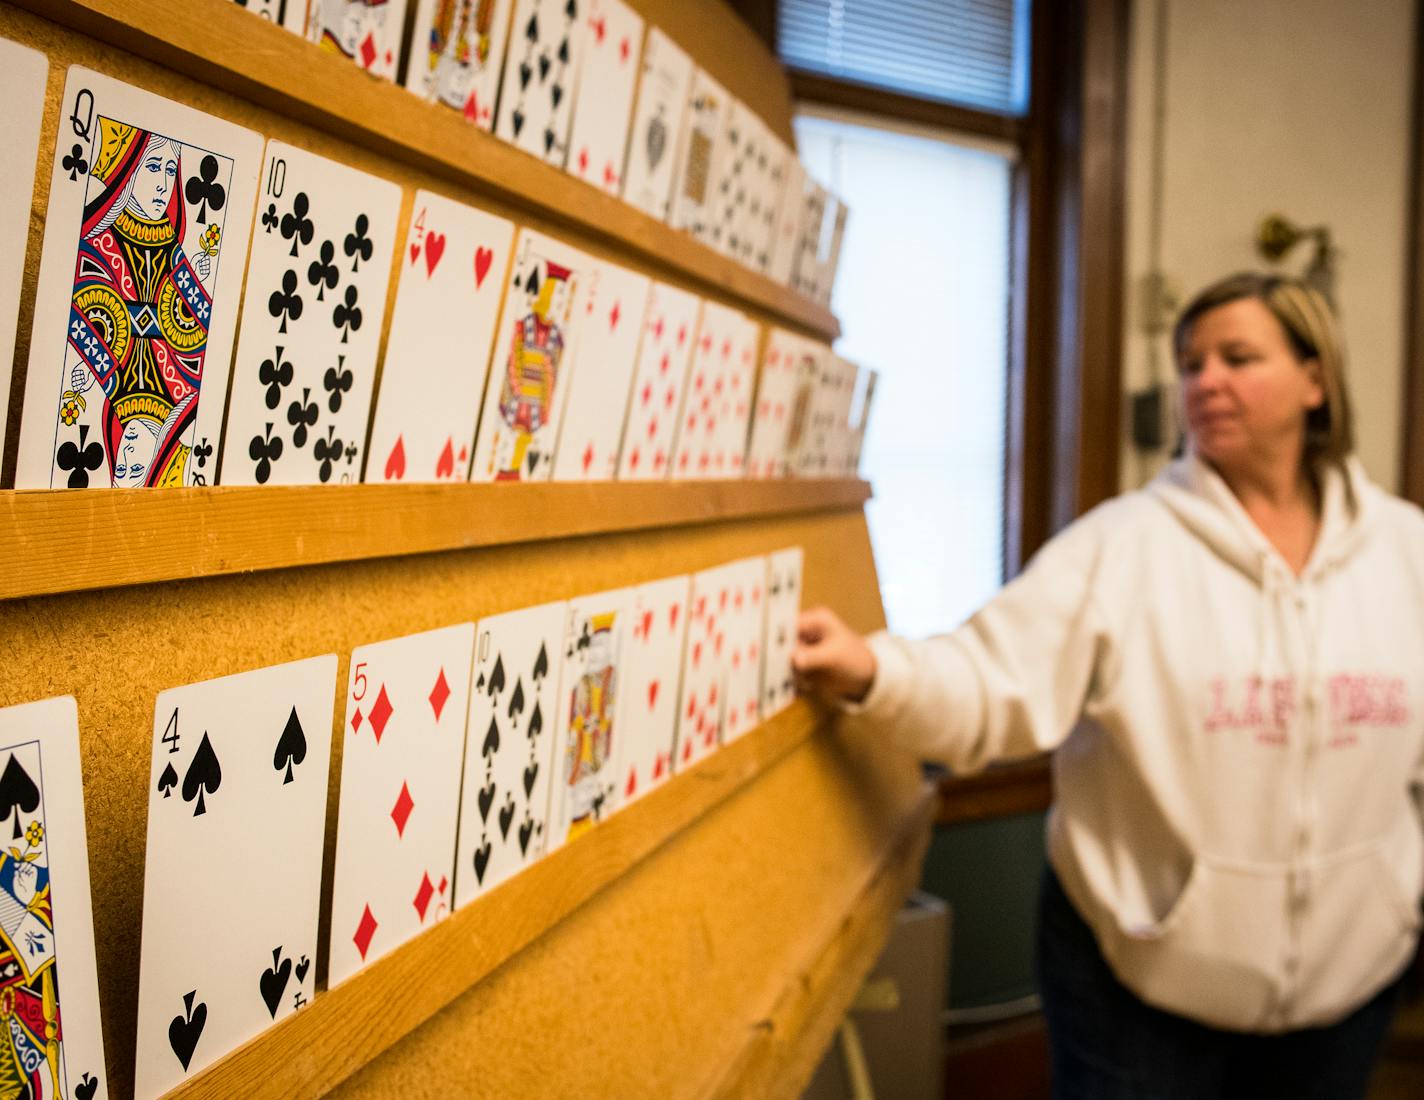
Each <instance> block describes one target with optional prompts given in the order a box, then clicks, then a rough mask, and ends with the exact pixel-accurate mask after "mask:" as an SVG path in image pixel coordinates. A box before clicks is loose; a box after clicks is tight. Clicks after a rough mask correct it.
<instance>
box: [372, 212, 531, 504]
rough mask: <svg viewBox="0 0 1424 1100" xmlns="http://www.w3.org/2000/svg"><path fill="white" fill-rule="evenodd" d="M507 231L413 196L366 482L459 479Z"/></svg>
mask: <svg viewBox="0 0 1424 1100" xmlns="http://www.w3.org/2000/svg"><path fill="white" fill-rule="evenodd" d="M513 239H514V225H513V223H511V222H508V221H506V220H505V219H504V218H497V217H495V216H494V215H493V214H486V213H485V212H484V211H483V210H476V209H475V208H474V207H473V206H466V205H465V204H464V203H461V202H456V201H454V200H453V199H447V198H444V197H443V196H441V195H436V194H434V193H433V192H430V191H417V192H416V194H415V210H414V215H413V217H412V218H411V222H410V230H409V233H408V234H407V239H406V245H405V251H404V252H402V253H401V274H400V283H399V284H398V287H397V289H396V308H395V314H394V316H393V317H392V318H391V334H390V338H389V339H388V340H387V341H386V356H385V362H384V365H383V366H382V367H381V380H380V393H379V395H378V396H377V399H376V412H375V418H374V420H373V422H372V425H371V446H370V458H369V460H368V461H367V463H366V477H365V480H366V481H464V480H465V479H466V478H467V477H468V476H469V472H470V451H471V448H472V447H473V446H474V443H475V421H476V420H477V419H478V417H479V414H480V395H481V394H482V393H483V392H484V383H485V377H486V374H487V372H488V370H489V361H490V346H491V344H492V343H493V341H494V334H495V323H496V321H497V320H498V318H499V299H500V292H501V290H503V288H504V276H505V272H506V271H507V270H508V269H509V253H510V245H511V243H512V242H513Z"/></svg>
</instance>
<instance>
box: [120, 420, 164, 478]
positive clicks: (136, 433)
mask: <svg viewBox="0 0 1424 1100" xmlns="http://www.w3.org/2000/svg"><path fill="white" fill-rule="evenodd" d="M157 445H158V437H157V436H155V435H154V434H153V433H152V432H150V431H148V430H147V429H145V428H141V427H139V425H138V423H137V422H135V421H132V420H130V421H129V422H128V423H127V424H125V425H124V434H123V436H122V438H120V440H119V453H118V454H117V455H115V456H114V487H115V488H119V489H122V488H126V487H138V486H141V485H143V484H144V479H145V478H147V476H148V466H149V463H150V462H152V461H153V452H154V450H155V448H156V447H157Z"/></svg>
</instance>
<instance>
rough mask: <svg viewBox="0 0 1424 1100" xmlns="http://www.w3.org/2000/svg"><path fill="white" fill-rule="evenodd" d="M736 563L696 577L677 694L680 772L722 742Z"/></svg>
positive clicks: (675, 764) (677, 763)
mask: <svg viewBox="0 0 1424 1100" xmlns="http://www.w3.org/2000/svg"><path fill="white" fill-rule="evenodd" d="M736 567H737V563H735V562H729V563H728V564H726V565H718V566H713V567H712V568H711V569H704V570H702V571H701V572H698V573H694V574H693V575H692V591H691V593H690V594H689V596H688V604H687V640H686V643H685V644H684V646H683V661H682V676H681V686H680V690H679V692H678V711H677V740H676V744H675V746H674V752H673V757H674V759H673V768H674V770H675V771H677V772H681V771H683V770H684V769H686V768H689V767H691V766H692V765H693V764H696V763H697V762H698V761H699V760H701V759H703V758H704V757H705V756H707V755H708V754H709V753H711V752H713V751H714V750H715V749H716V748H717V746H718V745H719V744H720V743H721V740H722V723H723V716H724V712H725V707H726V700H727V667H728V663H727V660H726V657H727V656H728V654H729V652H730V651H729V649H728V647H727V627H728V625H729V623H728V620H729V608H730V604H731V599H732V585H733V584H734V582H735V581H736V572H737V568H736Z"/></svg>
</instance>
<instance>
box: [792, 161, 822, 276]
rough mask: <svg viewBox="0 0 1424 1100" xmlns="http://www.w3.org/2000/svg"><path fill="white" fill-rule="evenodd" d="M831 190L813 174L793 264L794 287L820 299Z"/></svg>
mask: <svg viewBox="0 0 1424 1100" xmlns="http://www.w3.org/2000/svg"><path fill="white" fill-rule="evenodd" d="M830 201H831V193H830V192H829V191H827V190H826V189H825V188H824V187H822V186H821V185H820V184H819V183H817V182H816V181H815V180H813V179H811V178H810V177H809V176H808V177H807V179H806V190H805V192H804V194H803V195H802V200H801V217H800V224H799V227H798V228H797V231H796V232H797V239H796V254H795V259H794V260H793V262H792V266H791V288H792V289H793V290H799V291H800V292H801V293H802V294H804V295H806V296H807V297H808V298H814V299H815V300H816V301H820V300H821V297H822V294H821V291H822V287H821V278H822V276H823V275H824V273H825V267H826V261H827V259H828V258H829V255H830V241H829V234H828V233H827V231H826V230H827V220H826V211H827V209H828V207H829V203H830Z"/></svg>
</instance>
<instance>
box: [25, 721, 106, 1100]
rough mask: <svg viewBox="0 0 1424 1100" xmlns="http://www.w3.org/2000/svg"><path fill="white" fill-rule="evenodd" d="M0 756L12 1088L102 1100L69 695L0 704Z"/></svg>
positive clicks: (75, 726) (75, 732) (80, 794)
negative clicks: (32, 701)
mask: <svg viewBox="0 0 1424 1100" xmlns="http://www.w3.org/2000/svg"><path fill="white" fill-rule="evenodd" d="M0 761H3V763H0V830H3V831H4V836H3V842H2V843H0V972H3V973H4V974H5V995H4V996H5V1007H6V1020H5V1022H6V1027H5V1031H4V1034H3V1035H0V1060H3V1062H4V1065H5V1067H6V1077H5V1080H6V1082H7V1085H8V1088H9V1090H10V1091H9V1095H12V1096H15V1097H17V1098H19V1097H34V1098H39V1097H56V1098H58V1097H69V1096H78V1097H87V1098H89V1100H95V1098H102V1097H106V1096H108V1095H109V1090H108V1076H107V1074H106V1073H105V1069H104V1037H103V1034H102V1032H101V1029H100V1026H99V983H98V974H97V972H96V970H95V967H94V925H93V918H92V916H91V909H90V896H89V855H88V849H87V845H86V842H85V834H84V789H83V783H82V780H81V778H80V771H79V715H78V711H77V709H76V707H75V703H74V699H73V697H72V696H64V697H62V698H57V699H46V700H44V701H42V702H38V703H24V704H21V705H20V706H14V707H5V708H3V709H0Z"/></svg>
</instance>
